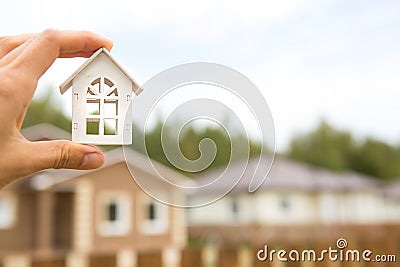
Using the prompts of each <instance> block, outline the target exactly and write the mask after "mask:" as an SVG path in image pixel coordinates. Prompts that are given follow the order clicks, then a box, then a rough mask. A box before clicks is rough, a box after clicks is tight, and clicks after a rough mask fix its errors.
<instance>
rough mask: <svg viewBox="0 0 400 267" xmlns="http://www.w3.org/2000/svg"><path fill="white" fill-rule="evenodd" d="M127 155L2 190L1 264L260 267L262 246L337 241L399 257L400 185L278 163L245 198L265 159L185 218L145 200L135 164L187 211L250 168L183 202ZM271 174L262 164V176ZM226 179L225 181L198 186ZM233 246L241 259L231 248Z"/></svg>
mask: <svg viewBox="0 0 400 267" xmlns="http://www.w3.org/2000/svg"><path fill="white" fill-rule="evenodd" d="M23 134H24V135H25V136H27V137H28V138H29V139H31V140H51V139H63V138H65V139H69V137H70V136H69V134H68V133H66V132H64V131H62V130H60V129H58V128H55V127H54V126H51V125H47V124H45V125H37V126H33V127H30V128H27V129H25V130H24V131H23ZM125 154H127V155H128V156H127V157H126V159H127V161H126V160H125V157H124V153H123V151H122V150H121V149H115V150H111V151H109V152H106V162H105V164H104V166H103V167H102V168H100V169H98V170H93V171H75V170H47V171H43V172H40V173H37V174H35V175H33V176H31V177H27V178H25V179H22V180H19V181H17V182H15V183H13V184H11V185H9V186H7V187H6V188H5V189H3V190H1V191H0V240H1V242H0V266H1V267H28V266H29V267H30V266H35V267H42V266H57V267H58V266H62V267H72V266H73V267H91V266H96V267H101V266H111V267H142V266H163V267H172V266H174V267H178V266H181V267H189V266H190V267H194V266H243V267H249V266H258V265H257V262H255V261H254V259H255V256H254V255H255V254H254V251H253V249H255V251H257V250H258V249H259V248H260V247H263V245H264V244H266V243H268V244H269V245H270V244H271V245H272V246H275V247H283V248H288V247H292V246H296V245H298V248H304V246H307V247H316V248H322V249H325V248H327V247H328V246H331V245H332V244H331V242H334V241H335V240H337V239H338V238H339V237H346V238H347V239H349V240H350V241H351V245H352V246H354V247H365V246H367V247H368V248H374V249H376V250H377V251H378V250H381V251H383V252H394V251H397V248H400V227H399V225H400V183H399V182H396V183H393V184H389V185H387V184H384V183H383V182H380V181H378V180H376V179H373V178H371V177H367V176H364V175H360V174H356V173H351V172H349V173H334V172H330V171H326V170H324V169H320V168H315V167H312V166H309V165H306V164H300V163H297V162H293V161H290V160H287V159H284V158H282V157H277V158H276V159H275V161H274V164H273V166H272V168H271V170H270V173H269V176H268V179H267V180H266V182H265V183H264V184H263V185H262V187H261V188H260V189H259V190H258V191H257V192H256V193H255V194H249V193H248V185H249V183H250V181H251V178H252V174H253V172H254V170H255V168H256V166H257V160H255V159H250V160H249V162H248V166H247V168H246V170H245V172H244V175H243V177H242V179H241V180H240V182H239V183H238V184H237V185H236V187H235V188H234V189H233V190H232V191H231V192H229V194H227V195H225V196H224V197H223V198H221V199H219V200H218V201H216V202H213V203H212V204H209V205H206V206H203V207H199V208H192V209H179V208H173V207H170V206H167V205H164V204H161V203H159V202H158V201H156V200H154V199H152V198H150V197H149V196H148V195H146V194H145V193H144V192H143V190H142V189H141V188H140V187H139V186H138V185H137V184H136V182H135V181H133V179H132V177H131V173H130V172H129V169H128V167H127V164H128V165H129V166H130V168H134V169H135V175H140V176H141V177H144V178H145V179H141V181H145V182H148V183H149V184H151V186H152V188H155V189H157V190H158V191H159V192H160V193H161V194H164V195H165V196H168V197H170V198H171V200H172V198H185V199H186V201H187V203H188V205H198V204H199V203H203V204H204V203H207V202H209V200H211V199H216V198H218V197H220V196H222V195H223V194H224V193H225V192H227V189H229V188H230V187H232V186H233V185H234V182H235V180H238V179H239V177H240V175H241V173H242V171H243V170H242V167H243V162H235V163H233V165H232V166H231V167H230V168H228V170H227V171H226V172H224V171H225V170H223V169H217V170H215V171H209V172H207V173H204V174H202V175H199V176H197V177H195V178H196V184H197V185H199V187H198V190H197V189H196V190H195V193H194V194H190V195H187V196H185V195H184V192H183V191H180V190H175V189H170V188H166V187H165V186H164V184H162V183H160V178H159V177H158V175H156V174H154V173H153V172H152V171H151V170H146V169H145V168H144V167H143V166H146V164H143V163H144V161H145V160H147V158H146V157H145V156H143V155H141V154H139V153H137V152H135V151H133V150H130V149H125ZM264 165H265V166H264ZM264 165H263V164H262V161H261V165H260V166H261V168H263V167H267V166H268V164H264ZM157 170H158V171H160V172H162V173H163V176H167V177H168V178H169V179H171V180H172V181H174V182H175V183H176V184H181V185H187V178H185V177H183V176H182V175H180V174H179V173H177V172H175V171H173V170H171V169H169V168H168V167H165V166H157ZM222 174H223V177H224V178H225V179H220V180H218V181H217V182H215V183H214V184H213V185H212V186H211V187H201V186H202V185H206V184H208V183H210V182H212V181H214V180H215V179H216V178H217V177H219V176H220V175H222ZM187 222H188V224H189V225H187ZM196 241H201V242H196ZM205 242H206V243H207V244H208V245H207V246H204V244H205ZM196 244H200V246H197V245H196ZM210 244H211V245H210ZM243 244H246V245H248V246H246V247H247V250H244V251H245V252H246V251H247V252H246V253H245V255H247V256H246V257H245V258H246V259H247V260H244V261H242V260H243V257H242V256H238V255H242V254H241V253H242V252H241V248H243V247H244V246H241V245H243ZM293 244H295V245H293ZM227 247H228V248H234V250H235V252H232V249H228V250H227V251H226V250H224V249H225V248H227ZM210 248H211V249H210ZM218 251H219V252H218ZM232 253H233V254H232ZM243 255H244V254H243ZM241 259H242V260H241ZM233 261H235V263H232V262H233ZM239 262H242V263H239ZM243 262H247V263H243ZM252 262H253V263H254V264H255V265H252V264H253V263H252ZM279 266H280V265H279ZM282 266H284V265H282ZM304 266H306V265H304ZM324 266H325V265H324Z"/></svg>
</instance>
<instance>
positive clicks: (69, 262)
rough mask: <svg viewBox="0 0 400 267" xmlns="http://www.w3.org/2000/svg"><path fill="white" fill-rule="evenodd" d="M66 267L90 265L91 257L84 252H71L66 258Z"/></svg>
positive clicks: (86, 266)
mask: <svg viewBox="0 0 400 267" xmlns="http://www.w3.org/2000/svg"><path fill="white" fill-rule="evenodd" d="M65 265H66V267H88V266H89V258H88V256H87V255H86V254H83V253H74V252H72V253H69V254H68V255H67V257H66V260H65Z"/></svg>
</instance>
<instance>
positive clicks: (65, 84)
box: [60, 47, 142, 94]
mask: <svg viewBox="0 0 400 267" xmlns="http://www.w3.org/2000/svg"><path fill="white" fill-rule="evenodd" d="M101 54H104V55H106V56H107V58H108V59H110V60H111V62H112V63H114V65H115V66H116V67H117V68H118V69H119V70H120V71H121V72H122V73H123V74H124V75H125V76H126V77H127V78H128V79H129V80H130V81H131V82H132V91H133V92H134V93H135V94H139V93H140V92H141V91H142V89H141V88H140V87H139V86H138V85H137V83H136V82H135V80H134V79H133V78H132V77H131V76H130V75H129V73H128V72H127V71H126V70H125V69H124V68H123V67H122V66H121V65H120V64H118V62H117V61H116V60H115V59H114V58H113V57H112V56H111V54H110V53H109V52H108V51H107V49H105V48H104V47H103V48H100V49H99V50H97V51H96V52H95V53H94V54H93V55H92V56H91V57H90V58H89V59H88V60H87V61H86V62H85V63H83V65H82V66H80V67H79V68H78V69H77V70H76V71H75V72H74V73H73V74H72V75H71V76H70V77H69V78H68V79H67V80H65V82H63V83H62V84H61V85H60V92H61V94H64V93H65V92H66V91H67V90H68V89H69V88H70V87H71V86H72V81H73V80H74V79H75V77H76V76H77V75H78V74H79V73H80V72H81V71H82V70H84V69H85V68H86V67H87V66H89V65H90V64H91V63H92V62H93V61H94V60H95V59H96V58H97V57H98V56H99V55H101Z"/></svg>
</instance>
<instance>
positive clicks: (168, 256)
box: [162, 248, 181, 267]
mask: <svg viewBox="0 0 400 267" xmlns="http://www.w3.org/2000/svg"><path fill="white" fill-rule="evenodd" d="M180 263H181V251H180V250H179V249H177V248H166V249H164V250H163V251H162V266H163V267H179V266H180Z"/></svg>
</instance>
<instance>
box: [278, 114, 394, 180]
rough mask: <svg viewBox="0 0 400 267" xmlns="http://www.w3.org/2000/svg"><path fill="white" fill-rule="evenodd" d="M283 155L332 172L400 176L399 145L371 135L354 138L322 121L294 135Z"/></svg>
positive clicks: (386, 176)
mask: <svg viewBox="0 0 400 267" xmlns="http://www.w3.org/2000/svg"><path fill="white" fill-rule="evenodd" d="M285 154H286V155H287V156H288V157H289V158H291V159H294V160H298V161H301V162H306V163H309V164H312V165H315V166H319V167H324V168H327V169H330V170H333V171H345V170H353V171H356V172H360V173H364V174H367V175H370V176H374V177H377V178H381V179H393V178H397V177H400V164H399V163H400V148H398V147H394V146H390V145H388V144H385V143H383V142H381V141H378V140H374V139H372V138H368V139H366V140H365V141H362V142H360V141H357V140H355V139H354V138H353V137H352V135H351V134H350V133H349V132H347V131H339V130H336V129H334V128H333V127H332V126H330V125H329V124H327V123H326V122H324V121H322V122H321V123H320V125H319V126H318V127H317V128H316V129H315V130H313V131H311V132H310V133H308V134H301V135H297V136H295V137H294V138H293V139H292V141H291V144H290V147H289V150H288V151H287V152H286V153H285Z"/></svg>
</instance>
